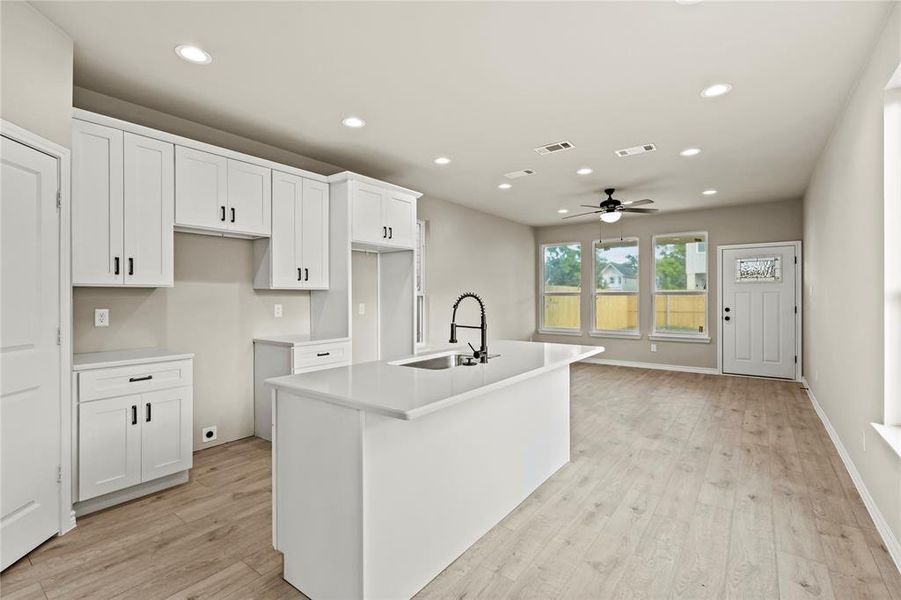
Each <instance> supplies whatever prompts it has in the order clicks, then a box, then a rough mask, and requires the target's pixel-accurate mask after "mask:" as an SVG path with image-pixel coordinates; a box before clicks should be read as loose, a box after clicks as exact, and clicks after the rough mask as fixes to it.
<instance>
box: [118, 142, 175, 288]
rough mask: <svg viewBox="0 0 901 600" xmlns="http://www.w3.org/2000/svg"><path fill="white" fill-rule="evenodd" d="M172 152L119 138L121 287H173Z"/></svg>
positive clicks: (159, 144) (160, 145)
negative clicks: (121, 170)
mask: <svg viewBox="0 0 901 600" xmlns="http://www.w3.org/2000/svg"><path fill="white" fill-rule="evenodd" d="M174 155H175V148H174V146H173V145H172V144H169V143H166V142H161V141H159V140H154V139H151V138H147V137H143V136H140V135H135V134H132V133H126V134H125V255H124V256H125V262H124V267H123V270H124V271H125V283H126V285H134V286H170V285H172V284H173V277H172V269H173V266H172V264H173V263H172V261H173V243H174V242H173V237H172V236H173V234H172V230H173V226H174V211H175V158H174Z"/></svg>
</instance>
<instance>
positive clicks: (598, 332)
mask: <svg viewBox="0 0 901 600" xmlns="http://www.w3.org/2000/svg"><path fill="white" fill-rule="evenodd" d="M603 241H604V240H601V239H597V240H593V241H592V242H591V302H590V304H591V327H590V328H589V330H588V335H590V336H592V337H600V338H624V339H630V340H640V339H641V338H642V335H643V334H642V331H641V291H642V286H641V238H640V237H638V236H629V237H624V238H622V239H619V240H615V241H616V242H635V246H636V247H637V248H638V276H637V277H636V278H635V279H636V281H635V285H637V286H638V287H637V289H636V290H635V291H634V292H632V291H612V292H607V291H604V292H602V291H599V290H598V289H597V285H598V282H597V277H596V276H595V273H596V270H597V245H598V244H600V243H601V242H603ZM611 243H613V242H611ZM598 294H608V295H611V296H635V297H636V302H637V303H638V328H637V329H636V330H635V331H615V330H608V329H596V328H595V325H597V296H598Z"/></svg>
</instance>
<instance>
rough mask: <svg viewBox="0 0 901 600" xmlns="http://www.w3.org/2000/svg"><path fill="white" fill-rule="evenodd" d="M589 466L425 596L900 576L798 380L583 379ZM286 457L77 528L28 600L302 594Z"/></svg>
mask: <svg viewBox="0 0 901 600" xmlns="http://www.w3.org/2000/svg"><path fill="white" fill-rule="evenodd" d="M572 443H573V450H572V462H571V463H570V464H568V465H567V466H565V467H564V468H563V469H561V470H560V471H559V472H558V473H557V474H556V475H554V477H552V478H551V479H550V480H548V481H547V482H546V483H545V484H544V485H543V486H541V487H540V488H539V489H538V490H536V492H535V493H534V494H532V495H531V496H530V497H529V498H528V499H527V500H526V501H525V502H523V503H522V504H521V505H520V506H519V507H518V508H517V509H516V510H515V511H514V512H513V513H511V514H510V515H509V516H508V517H507V518H505V519H504V520H503V521H502V522H501V523H500V524H499V525H498V526H497V527H495V528H494V529H492V530H491V531H490V532H489V533H488V534H487V535H485V536H484V537H483V538H482V539H481V540H479V542H477V543H476V544H475V545H474V546H472V547H471V548H470V549H469V550H468V551H467V552H466V553H464V554H463V555H462V556H461V557H460V558H459V559H457V561H456V562H454V563H453V564H452V565H451V566H449V567H448V568H447V569H446V570H445V571H444V572H443V573H441V574H440V575H439V576H438V577H437V578H435V580H434V581H432V582H431V583H430V584H429V585H428V586H427V587H426V588H425V589H424V590H422V592H421V593H420V594H419V596H418V598H422V599H434V598H457V599H463V598H487V599H496V598H497V599H500V598H591V599H601V598H651V599H656V598H691V599H700V598H749V599H752V598H761V599H771V598H772V599H774V598H786V599H789V598H825V599H829V598H835V599H836V600H844V599H850V598H886V599H891V600H901V575H899V573H898V572H897V570H896V569H895V567H894V565H893V564H892V562H891V559H890V557H889V555H888V553H887V552H886V550H885V548H884V547H883V545H882V543H881V541H880V539H879V536H878V534H877V533H876V531H875V529H874V526H873V523H872V521H871V520H870V518H869V515H868V514H867V512H866V509H865V508H864V506H863V504H862V502H861V500H860V498H859V496H858V495H857V492H856V490H855V489H854V486H853V484H852V482H851V480H850V478H849V476H848V474H847V472H846V471H845V469H844V467H843V465H842V463H841V460H840V458H839V457H838V455H837V454H836V452H835V449H834V448H833V447H832V444H831V442H830V441H829V439H828V437H827V435H826V432H825V430H824V429H823V427H822V425H821V424H820V422H819V419H818V418H817V416H816V414H815V413H814V411H813V409H812V408H811V406H810V402H809V401H808V399H807V397H806V396H805V395H804V393H803V391H802V390H801V389H800V387H799V386H798V385H797V384H794V383H788V382H776V381H765V380H756V379H746V378H737V377H718V376H710V375H696V374H688V373H670V372H663V371H646V370H641V369H627V368H621V367H602V366H592V365H577V366H575V367H574V368H573V374H572ZM269 460H270V459H269V446H268V444H267V443H266V442H263V441H261V440H257V439H248V440H241V441H238V442H233V443H231V444H227V445H224V446H219V447H216V448H213V449H210V450H206V451H203V452H199V453H197V454H196V455H195V468H194V470H193V472H192V474H191V481H190V482H189V483H187V484H185V485H183V486H180V487H178V488H174V489H171V490H167V491H165V492H162V493H159V494H157V495H155V496H152V497H149V498H145V499H141V500H138V501H135V502H132V503H129V504H127V505H124V506H120V507H117V508H113V509H110V510H107V511H104V512H101V513H98V514H95V515H91V516H88V517H85V518H82V519H79V522H78V527H77V528H76V529H75V530H74V531H72V532H71V533H69V534H67V535H65V536H63V537H60V538H55V539H52V540H50V541H48V542H47V543H45V544H44V545H43V546H41V547H40V548H38V549H37V550H35V551H34V552H32V553H31V554H30V555H29V556H28V557H27V558H25V559H23V560H22V561H20V562H19V563H17V564H16V565H14V566H12V567H10V568H9V569H7V571H6V572H4V573H3V575H2V577H0V594H2V597H3V599H4V600H6V599H10V600H12V599H14V598H50V599H53V598H135V599H145V598H146V599H153V598H226V599H244V598H302V597H303V596H302V595H301V594H300V593H299V592H297V591H296V590H294V589H293V588H292V587H291V586H289V585H288V584H287V583H285V582H284V581H283V580H282V579H281V576H280V575H281V560H280V556H279V555H278V554H277V553H275V552H274V551H273V550H272V549H271V547H270V539H271V538H270V504H269V503H270V490H269V486H270V463H269Z"/></svg>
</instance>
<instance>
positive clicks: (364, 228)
mask: <svg viewBox="0 0 901 600" xmlns="http://www.w3.org/2000/svg"><path fill="white" fill-rule="evenodd" d="M352 185H354V186H355V188H354V189H353V192H352V193H351V213H352V214H351V219H352V230H353V241H354V242H357V243H361V244H367V245H376V246H389V247H397V248H412V247H413V241H414V240H413V238H414V236H413V230H414V226H415V223H416V197H415V196H413V195H410V194H405V193H403V192H399V191H395V190H392V189H390V188H387V187H384V188H383V187H379V186H377V185H373V184H369V183H363V182H353V184H352Z"/></svg>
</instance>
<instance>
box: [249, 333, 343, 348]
mask: <svg viewBox="0 0 901 600" xmlns="http://www.w3.org/2000/svg"><path fill="white" fill-rule="evenodd" d="M253 341H254V342H258V343H262V344H273V345H276V346H310V345H313V344H327V343H330V342H331V343H335V342H347V341H350V338H349V337H343V338H325V339H314V338H312V337H310V336H309V335H308V334H305V333H298V334H288V335H265V336H260V337H255V338H253Z"/></svg>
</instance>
